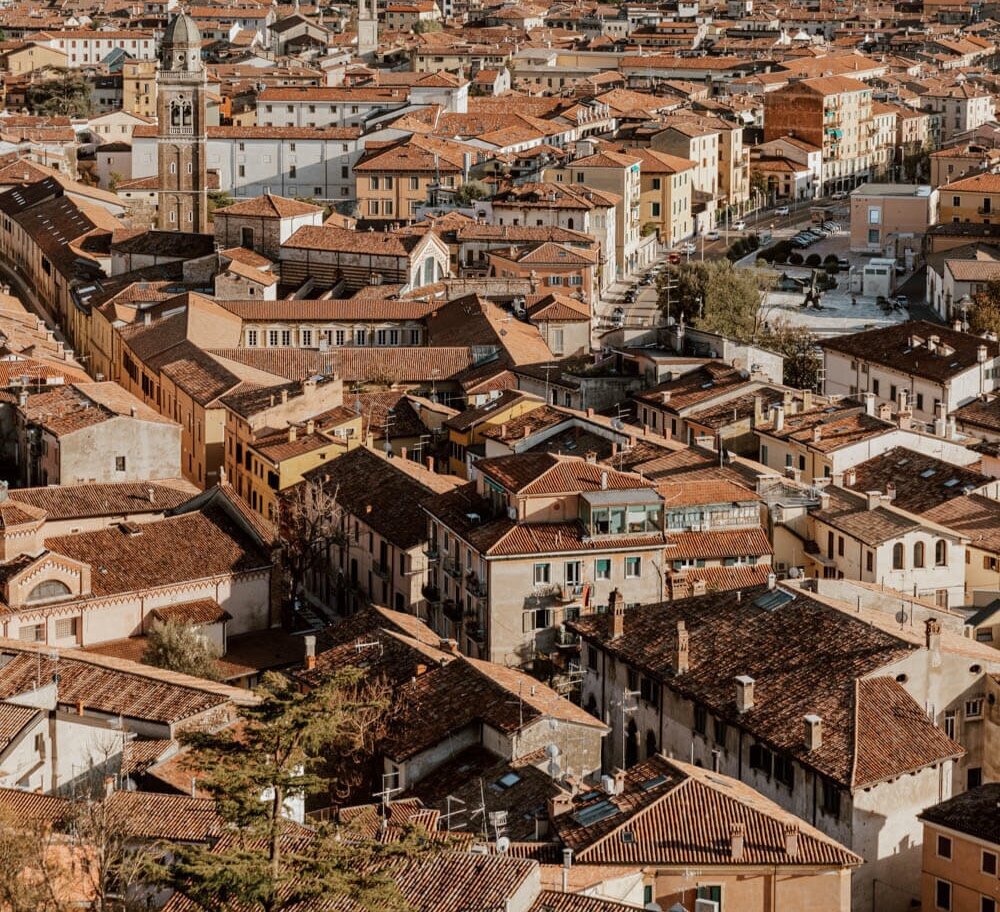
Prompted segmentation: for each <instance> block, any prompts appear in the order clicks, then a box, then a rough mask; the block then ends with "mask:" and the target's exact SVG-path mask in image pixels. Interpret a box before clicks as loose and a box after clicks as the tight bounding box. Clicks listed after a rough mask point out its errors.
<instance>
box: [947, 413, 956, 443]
mask: <svg viewBox="0 0 1000 912" xmlns="http://www.w3.org/2000/svg"><path fill="white" fill-rule="evenodd" d="M945 436H946V437H947V438H948V439H949V440H955V439H956V438H957V437H958V424H957V422H956V421H955V416H954V415H949V416H948V426H947V428H946V429H945Z"/></svg>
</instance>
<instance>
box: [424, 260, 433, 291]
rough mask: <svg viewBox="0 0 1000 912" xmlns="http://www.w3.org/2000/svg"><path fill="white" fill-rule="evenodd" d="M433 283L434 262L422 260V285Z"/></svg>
mask: <svg viewBox="0 0 1000 912" xmlns="http://www.w3.org/2000/svg"><path fill="white" fill-rule="evenodd" d="M433 283H434V260H433V259H427V260H424V284H425V285H432V284H433Z"/></svg>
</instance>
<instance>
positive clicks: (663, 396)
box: [660, 390, 670, 405]
mask: <svg viewBox="0 0 1000 912" xmlns="http://www.w3.org/2000/svg"><path fill="white" fill-rule="evenodd" d="M660 402H661V403H662V404H663V405H669V404H670V390H664V391H663V392H662V393H660Z"/></svg>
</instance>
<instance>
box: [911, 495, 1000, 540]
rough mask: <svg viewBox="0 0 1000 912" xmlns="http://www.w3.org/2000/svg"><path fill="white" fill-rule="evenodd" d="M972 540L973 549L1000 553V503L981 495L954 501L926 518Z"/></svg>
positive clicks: (949, 501) (939, 505)
mask: <svg viewBox="0 0 1000 912" xmlns="http://www.w3.org/2000/svg"><path fill="white" fill-rule="evenodd" d="M923 515H924V516H925V517H926V518H927V519H929V520H931V521H933V522H936V523H938V524H939V525H942V526H945V527H946V528H948V529H951V530H952V531H953V532H956V533H958V534H959V535H962V536H964V537H965V538H967V539H968V540H969V546H970V547H972V548H981V549H982V550H984V551H994V552H997V553H1000V503H998V502H997V501H995V500H991V499H990V498H988V497H983V496H982V495H980V494H969V495H968V496H966V497H953V498H952V499H951V500H946V501H945V502H944V503H942V504H938V506H936V507H931V509H929V510H927V511H926V512H925V513H924V514H923Z"/></svg>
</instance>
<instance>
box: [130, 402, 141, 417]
mask: <svg viewBox="0 0 1000 912" xmlns="http://www.w3.org/2000/svg"><path fill="white" fill-rule="evenodd" d="M128 413H129V415H131V416H132V417H133V418H135V416H136V415H138V414H139V410H138V409H137V408H136V407H135V406H134V405H130V406H129V407H128Z"/></svg>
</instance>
